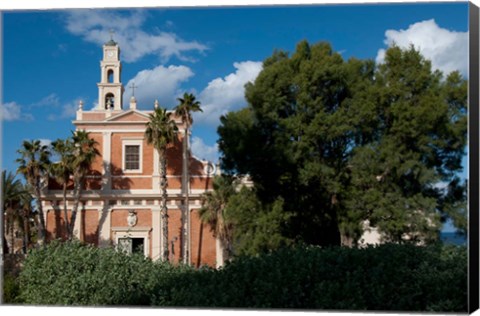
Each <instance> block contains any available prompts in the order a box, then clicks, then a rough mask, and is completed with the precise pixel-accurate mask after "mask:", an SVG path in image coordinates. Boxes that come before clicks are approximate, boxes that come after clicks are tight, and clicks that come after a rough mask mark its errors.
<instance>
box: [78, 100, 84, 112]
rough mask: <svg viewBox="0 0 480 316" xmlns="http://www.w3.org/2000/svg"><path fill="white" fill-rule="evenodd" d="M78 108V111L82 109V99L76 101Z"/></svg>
mask: <svg viewBox="0 0 480 316" xmlns="http://www.w3.org/2000/svg"><path fill="white" fill-rule="evenodd" d="M78 109H79V110H80V111H82V110H83V101H82V100H80V101H79V102H78Z"/></svg>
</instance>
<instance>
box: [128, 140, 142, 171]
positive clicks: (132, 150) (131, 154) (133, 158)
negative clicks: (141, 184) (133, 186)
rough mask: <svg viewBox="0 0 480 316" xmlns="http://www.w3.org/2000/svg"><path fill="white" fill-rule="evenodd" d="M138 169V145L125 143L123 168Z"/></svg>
mask: <svg viewBox="0 0 480 316" xmlns="http://www.w3.org/2000/svg"><path fill="white" fill-rule="evenodd" d="M139 169H140V146H139V145H125V170H139Z"/></svg>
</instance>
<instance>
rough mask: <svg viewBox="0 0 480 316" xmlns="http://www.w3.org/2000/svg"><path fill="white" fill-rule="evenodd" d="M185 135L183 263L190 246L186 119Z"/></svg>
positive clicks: (187, 257) (187, 126)
mask: <svg viewBox="0 0 480 316" xmlns="http://www.w3.org/2000/svg"><path fill="white" fill-rule="evenodd" d="M185 125H186V126H185V136H184V138H183V168H182V169H183V174H182V175H183V194H184V203H183V212H182V240H183V243H182V250H183V251H182V257H183V263H185V264H189V263H190V262H189V248H190V247H189V246H190V220H189V215H190V214H189V212H190V210H189V186H190V181H189V155H188V132H189V129H190V126H189V123H188V119H187V120H186V122H185Z"/></svg>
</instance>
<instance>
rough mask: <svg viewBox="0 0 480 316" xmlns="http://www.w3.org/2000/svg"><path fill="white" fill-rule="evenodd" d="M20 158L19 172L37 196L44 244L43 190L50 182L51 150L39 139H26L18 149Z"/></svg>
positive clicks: (41, 239) (36, 201) (40, 229)
mask: <svg viewBox="0 0 480 316" xmlns="http://www.w3.org/2000/svg"><path fill="white" fill-rule="evenodd" d="M17 152H18V153H19V154H20V158H18V159H17V160H16V162H17V163H18V169H17V173H20V174H22V175H23V176H24V178H25V180H26V181H27V183H28V184H29V188H30V190H31V192H30V193H31V194H33V196H34V198H35V205H36V210H37V212H38V219H39V220H38V223H39V227H38V229H37V231H38V235H39V238H38V239H39V241H40V242H41V243H42V244H45V242H46V231H45V218H44V214H43V207H42V202H41V196H42V190H43V189H44V188H45V187H46V186H47V184H48V170H49V165H50V151H49V150H48V147H47V146H46V145H42V144H41V142H40V141H39V140H33V141H24V142H23V143H22V147H21V148H20V149H19V150H17Z"/></svg>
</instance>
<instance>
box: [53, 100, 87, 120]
mask: <svg viewBox="0 0 480 316" xmlns="http://www.w3.org/2000/svg"><path fill="white" fill-rule="evenodd" d="M80 100H81V99H80V98H77V99H75V100H73V101H70V102H68V103H65V104H63V105H62V109H61V111H60V113H59V114H50V115H49V116H48V117H47V119H48V120H50V121H57V120H63V119H72V118H74V117H75V114H76V113H77V109H78V102H80Z"/></svg>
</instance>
